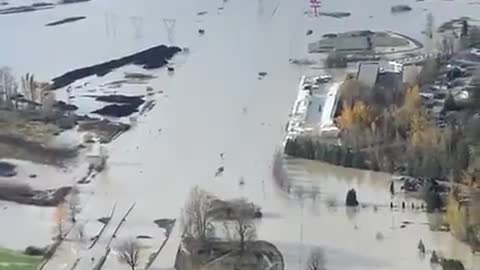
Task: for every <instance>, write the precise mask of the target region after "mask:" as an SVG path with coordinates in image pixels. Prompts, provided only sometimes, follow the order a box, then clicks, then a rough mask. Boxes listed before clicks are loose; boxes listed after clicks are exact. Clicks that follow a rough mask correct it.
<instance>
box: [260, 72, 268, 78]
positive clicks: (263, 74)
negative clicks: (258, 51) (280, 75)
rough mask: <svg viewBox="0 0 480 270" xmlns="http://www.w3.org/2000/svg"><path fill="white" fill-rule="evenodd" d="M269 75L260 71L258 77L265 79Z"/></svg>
mask: <svg viewBox="0 0 480 270" xmlns="http://www.w3.org/2000/svg"><path fill="white" fill-rule="evenodd" d="M267 74H268V73H267V72H265V71H260V72H258V76H260V77H265V76H267Z"/></svg>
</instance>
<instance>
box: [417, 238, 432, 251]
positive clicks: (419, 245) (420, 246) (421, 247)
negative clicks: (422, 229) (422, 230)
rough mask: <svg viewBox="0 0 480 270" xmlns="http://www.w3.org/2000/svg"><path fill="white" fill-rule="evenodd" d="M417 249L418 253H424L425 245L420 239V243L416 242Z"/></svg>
mask: <svg viewBox="0 0 480 270" xmlns="http://www.w3.org/2000/svg"><path fill="white" fill-rule="evenodd" d="M417 248H418V251H420V252H421V253H425V245H424V244H423V242H422V239H420V242H418V245H417ZM434 252H435V251H434ZM432 255H433V254H432Z"/></svg>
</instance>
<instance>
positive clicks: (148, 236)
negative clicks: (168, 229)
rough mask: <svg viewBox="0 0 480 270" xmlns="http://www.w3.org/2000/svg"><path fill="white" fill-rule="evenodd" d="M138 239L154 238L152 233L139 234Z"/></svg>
mask: <svg viewBox="0 0 480 270" xmlns="http://www.w3.org/2000/svg"><path fill="white" fill-rule="evenodd" d="M136 238H137V239H152V237H151V236H150V235H137V237H136Z"/></svg>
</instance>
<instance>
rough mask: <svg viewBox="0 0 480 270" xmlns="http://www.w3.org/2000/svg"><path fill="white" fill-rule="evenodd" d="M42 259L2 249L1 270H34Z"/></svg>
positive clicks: (0, 251)
mask: <svg viewBox="0 0 480 270" xmlns="http://www.w3.org/2000/svg"><path fill="white" fill-rule="evenodd" d="M41 260H42V258H41V257H34V256H27V255H24V254H22V253H20V252H16V251H12V250H8V249H4V248H0V270H34V269H37V267H38V265H39V264H40V262H41Z"/></svg>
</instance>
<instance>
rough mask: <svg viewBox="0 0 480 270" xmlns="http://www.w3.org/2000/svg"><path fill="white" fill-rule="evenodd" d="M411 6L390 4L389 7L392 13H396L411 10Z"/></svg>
mask: <svg viewBox="0 0 480 270" xmlns="http://www.w3.org/2000/svg"><path fill="white" fill-rule="evenodd" d="M411 10H412V8H411V7H410V6H408V5H396V6H392V7H391V8H390V11H391V12H392V13H398V12H407V11H411Z"/></svg>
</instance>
